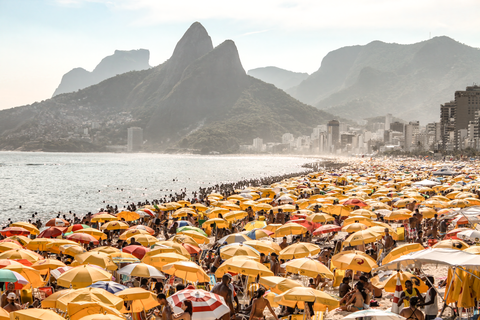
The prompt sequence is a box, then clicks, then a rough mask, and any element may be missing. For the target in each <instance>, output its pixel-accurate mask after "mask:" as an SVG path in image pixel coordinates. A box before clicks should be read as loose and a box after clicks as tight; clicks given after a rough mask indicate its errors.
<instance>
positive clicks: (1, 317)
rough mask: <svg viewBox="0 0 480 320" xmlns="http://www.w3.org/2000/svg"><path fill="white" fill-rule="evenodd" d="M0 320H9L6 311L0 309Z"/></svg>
mask: <svg viewBox="0 0 480 320" xmlns="http://www.w3.org/2000/svg"><path fill="white" fill-rule="evenodd" d="M0 320H10V314H9V313H8V312H7V310H5V309H3V308H1V307H0Z"/></svg>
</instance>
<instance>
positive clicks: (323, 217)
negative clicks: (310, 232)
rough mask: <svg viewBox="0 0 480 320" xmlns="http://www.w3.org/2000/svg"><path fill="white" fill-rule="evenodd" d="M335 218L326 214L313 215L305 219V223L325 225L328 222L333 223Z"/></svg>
mask: <svg viewBox="0 0 480 320" xmlns="http://www.w3.org/2000/svg"><path fill="white" fill-rule="evenodd" d="M334 220H335V218H333V217H332V216H331V215H329V214H326V213H313V214H311V215H309V216H308V217H307V221H310V222H313V223H325V222H329V221H334Z"/></svg>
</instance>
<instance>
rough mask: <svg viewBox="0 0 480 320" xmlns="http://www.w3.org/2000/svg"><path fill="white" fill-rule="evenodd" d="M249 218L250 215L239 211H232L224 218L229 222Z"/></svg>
mask: <svg viewBox="0 0 480 320" xmlns="http://www.w3.org/2000/svg"><path fill="white" fill-rule="evenodd" d="M247 216H248V213H246V212H245V211H240V210H238V211H230V212H229V213H226V214H224V215H223V218H224V219H225V220H227V221H237V220H241V219H243V218H245V217H247Z"/></svg>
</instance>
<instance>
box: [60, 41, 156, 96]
mask: <svg viewBox="0 0 480 320" xmlns="http://www.w3.org/2000/svg"><path fill="white" fill-rule="evenodd" d="M149 59H150V52H149V51H148V50H145V49H139V50H130V51H121V50H115V52H114V54H113V55H111V56H108V57H105V58H103V59H102V61H100V63H99V64H98V65H97V66H96V67H95V69H94V70H93V71H92V72H89V71H87V70H85V69H83V68H75V69H72V70H71V71H69V72H67V73H66V74H64V75H63V77H62V81H61V82H60V85H59V86H58V88H57V89H56V90H55V92H54V93H53V96H57V95H59V94H62V93H67V92H73V91H77V90H80V89H83V88H86V87H89V86H91V85H94V84H97V83H100V82H102V81H103V80H105V79H108V78H111V77H113V76H116V75H117V74H122V73H125V72H128V71H134V70H144V69H148V68H150V65H149V64H148V60H149Z"/></svg>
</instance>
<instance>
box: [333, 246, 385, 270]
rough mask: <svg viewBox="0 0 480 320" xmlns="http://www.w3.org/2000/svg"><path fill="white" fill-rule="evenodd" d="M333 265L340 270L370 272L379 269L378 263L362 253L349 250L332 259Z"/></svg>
mask: <svg viewBox="0 0 480 320" xmlns="http://www.w3.org/2000/svg"><path fill="white" fill-rule="evenodd" d="M331 263H332V265H333V266H334V267H335V268H338V269H340V270H348V269H352V270H354V271H362V272H370V271H372V269H373V268H377V267H378V265H377V264H376V262H375V261H374V260H373V259H372V258H371V257H370V256H368V255H367V254H366V253H364V252H362V251H356V250H349V251H343V252H340V253H337V254H336V255H334V256H333V257H332V260H331Z"/></svg>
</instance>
